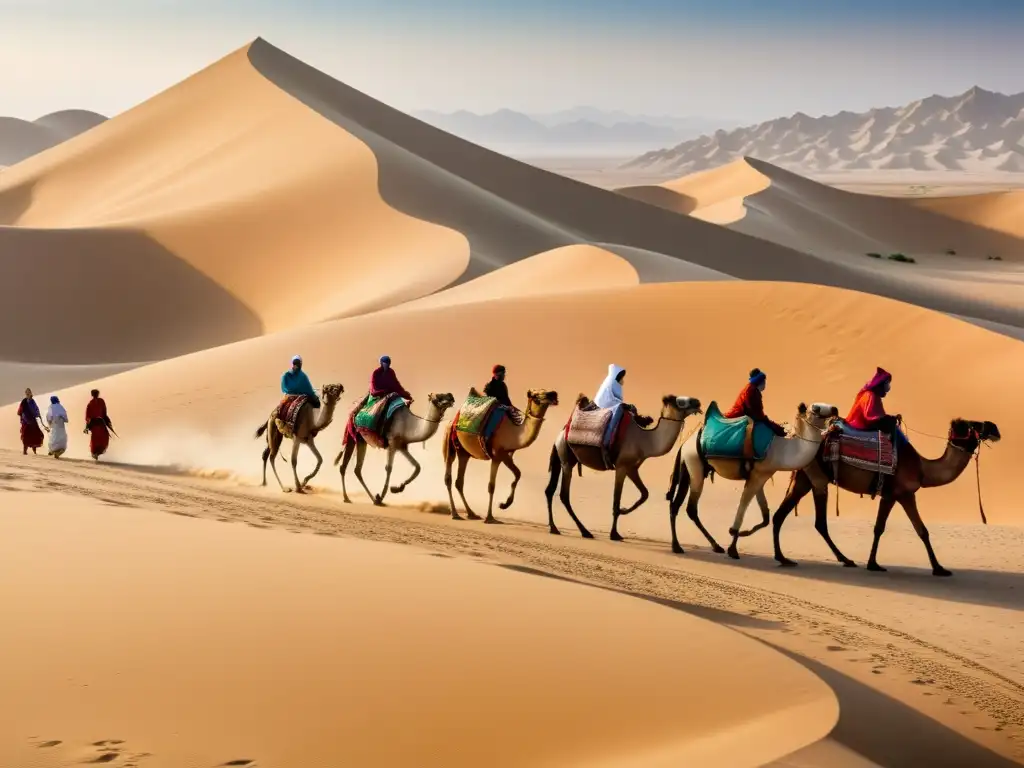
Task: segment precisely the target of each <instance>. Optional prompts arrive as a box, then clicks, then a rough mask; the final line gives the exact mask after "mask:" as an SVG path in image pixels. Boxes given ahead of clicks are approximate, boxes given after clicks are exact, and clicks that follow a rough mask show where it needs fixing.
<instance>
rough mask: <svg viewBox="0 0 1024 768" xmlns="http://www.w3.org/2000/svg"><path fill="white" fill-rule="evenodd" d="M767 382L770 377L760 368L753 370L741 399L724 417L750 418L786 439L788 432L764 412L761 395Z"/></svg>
mask: <svg viewBox="0 0 1024 768" xmlns="http://www.w3.org/2000/svg"><path fill="white" fill-rule="evenodd" d="M767 380H768V377H767V376H766V375H765V374H764V372H763V371H762V370H761V369H760V368H755V369H754V370H752V371H751V372H750V379H749V381H748V382H747V385H746V386H745V387H744V388H743V391H742V392H740V395H739V397H737V398H736V402H735V403H733V406H732V408H730V409H729V410H728V411H727V412H725V413H723V414H722V416H724V417H725V418H727V419H738V418H739V417H740V416H748V417H749V418H751V419H753V420H754V421H755V422H760V423H761V424H764V425H766V426H767V427H768V428H769V429H771V431H772V432H774V433H775V434H776V435H778V436H779V437H785V436H786V430H785V429H784V428H783V427H782V426H781V425H780V424H776V423H775V422H774V421H772V420H771V419H769V418H768V416H767V415H766V414H765V412H764V398H763V397H762V395H761V393H762V392H764V388H765V384H766V382H767Z"/></svg>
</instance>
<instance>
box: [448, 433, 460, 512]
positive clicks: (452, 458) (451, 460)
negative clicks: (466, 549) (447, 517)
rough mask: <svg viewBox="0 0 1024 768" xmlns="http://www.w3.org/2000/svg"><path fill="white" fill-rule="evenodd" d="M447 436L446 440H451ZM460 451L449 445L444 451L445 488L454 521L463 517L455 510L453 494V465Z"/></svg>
mask: <svg viewBox="0 0 1024 768" xmlns="http://www.w3.org/2000/svg"><path fill="white" fill-rule="evenodd" d="M449 439H450V438H449V436H448V435H445V440H449ZM457 453H459V450H458V449H457V448H455V447H454V446H451V445H449V446H448V447H447V449H446V450H444V487H445V488H447V489H448V503H449V505H451V512H452V520H461V519H462V516H461V515H459V513H458V512H457V511H456V510H455V496H454V495H453V494H452V464H454V463H455V458H456V454H457Z"/></svg>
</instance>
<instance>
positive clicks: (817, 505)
mask: <svg viewBox="0 0 1024 768" xmlns="http://www.w3.org/2000/svg"><path fill="white" fill-rule="evenodd" d="M814 530H816V531H817V532H818V533H819V534H820V535H821V538H823V539H824V540H825V543H826V544H828V548H829V549H831V550H832V554H833V555H835V558H836V560H838V561H839V562H840V563H842V564H843V567H844V568H856V567H857V564H856V563H855V562H853V560H851V559H850V558H848V557H847V556H846V555H844V554H843V553H842V552H840V551H839V547H837V546H836V545H835V542H833V541H832V537H831V536H830V535H829V533H828V486H825V488H824V489H823V490H821V491H817V490H816V491H815V492H814Z"/></svg>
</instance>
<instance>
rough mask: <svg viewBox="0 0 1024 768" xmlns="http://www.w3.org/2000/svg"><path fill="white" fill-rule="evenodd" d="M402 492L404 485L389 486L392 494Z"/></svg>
mask: <svg viewBox="0 0 1024 768" xmlns="http://www.w3.org/2000/svg"><path fill="white" fill-rule="evenodd" d="M404 490H405V486H404V485H392V486H391V492H392V493H401V492H402V491H404Z"/></svg>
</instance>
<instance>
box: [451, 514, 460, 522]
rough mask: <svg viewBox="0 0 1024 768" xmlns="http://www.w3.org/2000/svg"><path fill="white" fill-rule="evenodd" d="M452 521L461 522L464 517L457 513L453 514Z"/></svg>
mask: <svg viewBox="0 0 1024 768" xmlns="http://www.w3.org/2000/svg"><path fill="white" fill-rule="evenodd" d="M452 520H459V521H461V520H462V516H461V515H459V514H458V513H457V512H452Z"/></svg>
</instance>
